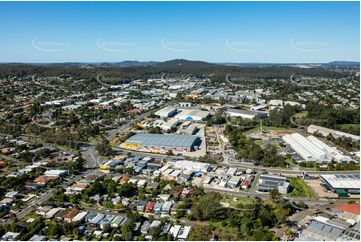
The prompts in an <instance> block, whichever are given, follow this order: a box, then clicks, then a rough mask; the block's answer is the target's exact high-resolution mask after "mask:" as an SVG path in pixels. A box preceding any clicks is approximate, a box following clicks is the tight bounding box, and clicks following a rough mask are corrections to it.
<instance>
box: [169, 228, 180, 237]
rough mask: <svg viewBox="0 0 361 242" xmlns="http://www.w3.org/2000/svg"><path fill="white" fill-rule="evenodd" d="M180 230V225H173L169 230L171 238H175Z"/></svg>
mask: <svg viewBox="0 0 361 242" xmlns="http://www.w3.org/2000/svg"><path fill="white" fill-rule="evenodd" d="M180 229H181V226H180V225H173V226H172V227H171V228H170V230H169V232H170V234H171V235H172V236H173V238H177V236H178V233H179V230H180Z"/></svg>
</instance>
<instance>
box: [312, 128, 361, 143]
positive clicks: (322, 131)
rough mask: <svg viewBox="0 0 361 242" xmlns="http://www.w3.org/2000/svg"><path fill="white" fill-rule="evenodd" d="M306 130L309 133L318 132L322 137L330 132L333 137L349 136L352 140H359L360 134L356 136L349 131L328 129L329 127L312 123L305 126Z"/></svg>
mask: <svg viewBox="0 0 361 242" xmlns="http://www.w3.org/2000/svg"><path fill="white" fill-rule="evenodd" d="M307 132H308V133H311V134H314V133H319V134H321V135H322V136H324V137H326V136H328V135H330V134H331V135H332V136H333V137H335V138H339V137H347V138H351V139H353V140H360V136H358V135H353V134H349V133H345V132H341V131H337V130H334V129H329V128H325V127H321V126H317V125H313V124H312V125H310V126H308V127H307Z"/></svg>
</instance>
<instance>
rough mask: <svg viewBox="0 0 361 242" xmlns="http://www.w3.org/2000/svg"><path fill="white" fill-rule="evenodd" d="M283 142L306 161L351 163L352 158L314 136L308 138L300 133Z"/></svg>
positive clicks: (284, 137)
mask: <svg viewBox="0 0 361 242" xmlns="http://www.w3.org/2000/svg"><path fill="white" fill-rule="evenodd" d="M283 140H284V141H285V142H286V143H287V144H288V145H290V146H291V148H292V149H293V150H295V151H296V152H297V153H298V154H299V155H300V156H301V157H302V158H303V159H304V161H313V162H321V163H327V162H330V161H331V160H334V161H337V162H339V163H347V162H350V160H351V158H350V157H348V156H346V155H344V154H342V153H341V152H340V151H339V150H337V149H336V148H334V147H330V146H329V145H327V144H325V143H324V142H322V141H321V140H319V139H317V138H316V137H314V136H308V137H307V138H306V137H304V136H302V135H301V134H299V133H293V134H291V135H285V136H283Z"/></svg>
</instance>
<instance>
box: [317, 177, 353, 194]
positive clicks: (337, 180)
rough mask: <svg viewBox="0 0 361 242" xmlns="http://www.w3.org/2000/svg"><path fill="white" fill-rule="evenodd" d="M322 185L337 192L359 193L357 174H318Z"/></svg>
mask: <svg viewBox="0 0 361 242" xmlns="http://www.w3.org/2000/svg"><path fill="white" fill-rule="evenodd" d="M320 178H321V179H322V181H323V182H324V186H325V187H326V188H327V189H329V190H331V191H333V192H337V193H342V192H343V191H345V192H346V193H351V194H360V176H359V175H320Z"/></svg>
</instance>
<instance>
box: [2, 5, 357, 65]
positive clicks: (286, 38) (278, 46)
mask: <svg viewBox="0 0 361 242" xmlns="http://www.w3.org/2000/svg"><path fill="white" fill-rule="evenodd" d="M359 7H360V4H359V2H51V3H50V2H1V3H0V23H1V28H2V30H3V32H4V33H7V35H4V36H3V38H2V39H1V40H0V52H1V53H2V56H1V59H0V63H3V64H5V63H24V64H45V63H46V64H48V63H50V64H51V63H54V64H55V63H105V62H107V63H117V62H123V61H139V62H148V61H155V62H163V61H168V60H173V59H186V60H196V61H198V60H199V61H204V62H209V63H237V64H242V63H243V64H247V63H248V64H250V63H255V64H258V63H262V64H317V63H328V62H333V61H352V62H359V61H360V56H359V52H360V47H359V35H360V24H359V18H360V14H359ZM10 20H11V21H10Z"/></svg>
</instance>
